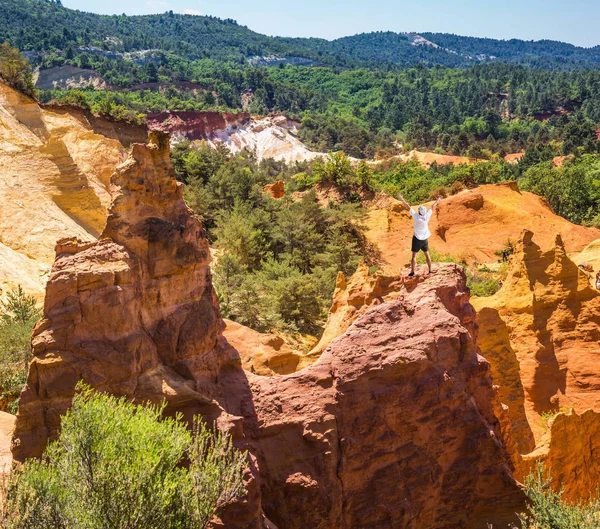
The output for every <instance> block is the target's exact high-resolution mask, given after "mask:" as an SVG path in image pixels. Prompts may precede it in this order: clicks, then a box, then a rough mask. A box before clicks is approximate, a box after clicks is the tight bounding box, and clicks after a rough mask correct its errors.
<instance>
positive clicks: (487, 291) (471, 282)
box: [467, 274, 500, 298]
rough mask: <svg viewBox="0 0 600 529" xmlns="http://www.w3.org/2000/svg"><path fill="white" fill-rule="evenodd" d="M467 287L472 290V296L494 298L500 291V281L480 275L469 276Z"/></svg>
mask: <svg viewBox="0 0 600 529" xmlns="http://www.w3.org/2000/svg"><path fill="white" fill-rule="evenodd" d="M467 286H468V287H469V289H470V290H471V295H473V296H478V297H482V298H484V297H488V296H493V295H494V294H495V293H496V292H498V290H500V281H498V280H497V279H494V278H491V277H486V276H480V275H478V274H474V275H471V274H467Z"/></svg>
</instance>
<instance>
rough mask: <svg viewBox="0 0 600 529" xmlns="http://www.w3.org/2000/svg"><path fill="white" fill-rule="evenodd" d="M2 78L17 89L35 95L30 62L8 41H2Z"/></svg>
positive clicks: (0, 75) (0, 72)
mask: <svg viewBox="0 0 600 529" xmlns="http://www.w3.org/2000/svg"><path fill="white" fill-rule="evenodd" d="M0 78H2V79H4V80H5V81H6V82H7V83H8V84H9V85H10V86H12V87H13V88H15V89H16V90H19V91H20V92H23V93H24V94H27V95H28V96H31V97H33V96H35V85H34V83H33V75H32V73H31V68H30V67H29V63H28V62H27V59H25V57H23V55H22V54H21V52H20V51H19V50H17V49H15V48H13V47H11V46H10V44H9V43H8V42H4V43H0Z"/></svg>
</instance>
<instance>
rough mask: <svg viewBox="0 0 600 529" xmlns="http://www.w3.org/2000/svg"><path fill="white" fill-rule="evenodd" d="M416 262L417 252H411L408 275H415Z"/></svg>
mask: <svg viewBox="0 0 600 529" xmlns="http://www.w3.org/2000/svg"><path fill="white" fill-rule="evenodd" d="M416 264H417V252H413V253H412V259H411V260H410V275H412V276H414V275H415V265H416Z"/></svg>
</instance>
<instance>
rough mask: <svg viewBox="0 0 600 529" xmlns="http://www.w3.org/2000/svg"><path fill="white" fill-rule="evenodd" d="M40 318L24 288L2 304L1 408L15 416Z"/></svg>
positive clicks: (0, 309)
mask: <svg viewBox="0 0 600 529" xmlns="http://www.w3.org/2000/svg"><path fill="white" fill-rule="evenodd" d="M39 317H40V311H39V310H38V309H37V308H36V306H35V299H34V298H33V296H28V295H27V294H25V292H24V291H23V289H22V288H21V286H18V287H17V289H15V290H13V291H11V292H9V293H8V294H7V296H6V300H5V301H3V302H0V409H3V410H7V411H10V412H11V413H14V412H15V411H16V400H17V399H18V397H19V394H20V393H21V389H23V386H24V384H25V379H26V377H27V366H28V364H29V361H30V359H31V345H30V340H31V331H32V329H33V326H34V325H35V322H36V321H37V319H38V318H39Z"/></svg>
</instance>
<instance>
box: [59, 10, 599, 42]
mask: <svg viewBox="0 0 600 529" xmlns="http://www.w3.org/2000/svg"><path fill="white" fill-rule="evenodd" d="M62 3H63V5H64V6H65V7H70V8H72V9H80V10H84V11H92V12H94V13H102V14H115V13H116V14H121V13H126V14H128V15H142V14H152V13H164V12H165V11H169V10H173V11H174V12H176V13H187V14H196V15H199V14H202V15H212V16H217V17H220V18H233V19H235V20H237V21H238V22H239V23H240V24H242V25H244V26H248V27H249V28H250V29H252V30H254V31H257V32H259V33H263V34H266V35H279V36H285V37H321V38H326V39H335V38H339V37H343V36H346V35H354V34H356V33H363V32H369V31H396V32H403V31H414V32H417V33H418V32H425V31H431V32H440V33H456V34H458V35H468V36H474V37H490V38H496V39H510V38H520V39H524V40H540V39H551V40H560V41H563V42H570V43H572V44H576V45H578V46H596V45H598V44H600V32H599V31H598V20H599V18H600V2H597V1H595V0H570V1H569V2H566V1H564V0H494V1H489V0H462V1H460V0H446V1H444V0H427V1H418V0H379V1H377V2H374V1H372V0H371V2H367V1H365V0H362V1H359V0H346V1H343V0H295V1H289V0H62Z"/></svg>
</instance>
